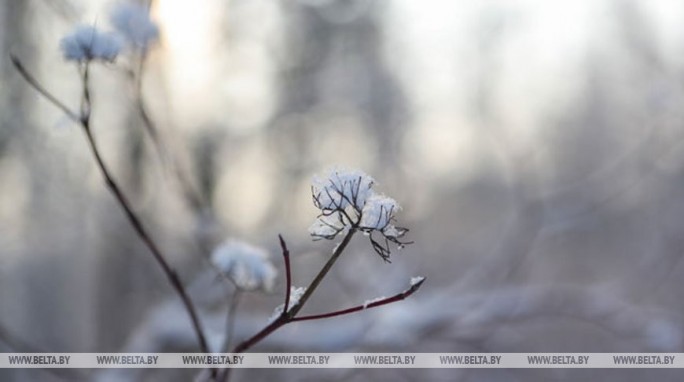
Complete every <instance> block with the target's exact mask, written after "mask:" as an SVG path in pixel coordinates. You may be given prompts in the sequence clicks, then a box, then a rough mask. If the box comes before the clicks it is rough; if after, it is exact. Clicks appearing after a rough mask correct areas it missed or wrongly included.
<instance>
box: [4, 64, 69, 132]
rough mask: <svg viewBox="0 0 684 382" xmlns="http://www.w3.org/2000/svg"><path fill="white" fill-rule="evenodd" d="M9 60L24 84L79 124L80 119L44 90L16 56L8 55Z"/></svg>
mask: <svg viewBox="0 0 684 382" xmlns="http://www.w3.org/2000/svg"><path fill="white" fill-rule="evenodd" d="M10 59H11V60H12V65H14V67H15V68H16V69H17V71H18V72H19V74H21V76H22V77H23V78H24V80H26V82H28V83H29V85H31V87H33V88H34V89H35V90H36V91H38V93H40V95H42V96H43V97H45V99H47V100H48V101H50V103H52V104H53V105H55V106H56V107H57V108H58V109H60V110H61V111H62V112H64V114H66V116H67V117H69V118H70V119H71V120H73V121H74V122H76V123H79V124H80V123H81V117H79V115H78V114H77V113H75V112H74V111H73V110H71V108H69V107H68V106H66V105H65V104H63V103H62V102H61V101H60V100H59V99H57V97H55V96H54V95H52V94H51V93H50V92H49V91H47V89H45V88H44V87H43V86H42V85H41V84H40V83H39V82H38V81H36V79H35V78H34V77H33V76H32V75H31V74H30V73H29V72H28V71H27V70H26V68H25V67H24V65H23V64H22V63H21V61H19V58H17V56H15V55H13V54H11V53H10Z"/></svg>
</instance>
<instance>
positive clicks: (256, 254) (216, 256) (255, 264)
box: [211, 239, 276, 291]
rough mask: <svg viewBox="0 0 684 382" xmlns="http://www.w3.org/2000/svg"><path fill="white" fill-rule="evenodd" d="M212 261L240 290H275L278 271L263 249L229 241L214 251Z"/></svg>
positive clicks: (236, 241)
mask: <svg viewBox="0 0 684 382" xmlns="http://www.w3.org/2000/svg"><path fill="white" fill-rule="evenodd" d="M211 261H212V263H214V264H215V265H216V266H217V267H218V268H219V269H220V270H221V272H223V273H224V274H225V275H226V276H227V277H228V278H229V279H231V280H232V281H233V282H234V283H235V285H236V286H237V287H238V288H240V289H243V290H257V289H261V290H264V291H270V290H271V289H273V284H274V283H275V277H276V269H275V267H274V266H273V264H272V263H271V261H270V260H269V259H268V253H266V251H264V250H263V249H261V248H258V247H255V246H253V245H250V244H247V243H244V242H241V241H238V240H233V239H229V240H227V241H226V242H224V243H223V244H221V245H220V246H219V247H217V248H216V249H215V250H214V252H213V253H212V255H211Z"/></svg>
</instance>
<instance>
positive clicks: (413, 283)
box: [411, 276, 425, 286]
mask: <svg viewBox="0 0 684 382" xmlns="http://www.w3.org/2000/svg"><path fill="white" fill-rule="evenodd" d="M423 280H425V277H423V276H415V277H411V286H416V285H417V284H419V283H422V282H423Z"/></svg>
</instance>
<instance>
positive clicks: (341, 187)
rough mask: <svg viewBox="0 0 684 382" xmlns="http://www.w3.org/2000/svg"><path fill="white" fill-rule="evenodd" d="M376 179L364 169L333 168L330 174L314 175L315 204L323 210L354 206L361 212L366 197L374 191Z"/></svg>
mask: <svg viewBox="0 0 684 382" xmlns="http://www.w3.org/2000/svg"><path fill="white" fill-rule="evenodd" d="M374 182H375V181H374V180H373V178H371V177H370V176H368V175H367V174H366V173H364V172H363V171H358V170H345V169H339V168H333V169H332V170H330V171H329V172H328V174H327V175H326V176H325V177H323V178H321V177H314V178H313V181H312V191H313V196H314V205H316V207H317V208H319V209H320V210H323V211H335V210H344V209H345V208H347V207H348V206H352V207H353V208H354V209H355V210H356V211H357V212H359V213H360V212H361V210H362V209H363V206H364V205H365V204H366V199H367V198H368V197H369V196H370V195H371V194H372V193H373V191H372V189H371V188H372V187H373V183H374Z"/></svg>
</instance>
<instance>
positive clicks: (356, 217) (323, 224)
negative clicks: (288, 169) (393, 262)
mask: <svg viewBox="0 0 684 382" xmlns="http://www.w3.org/2000/svg"><path fill="white" fill-rule="evenodd" d="M374 184H375V181H374V180H373V178H371V177H370V176H368V175H367V174H365V173H364V172H362V171H359V170H345V169H340V168H333V169H331V170H330V171H328V173H327V174H326V175H325V176H323V177H319V176H316V177H314V178H313V182H312V186H311V192H312V195H313V202H314V206H316V208H318V209H319V210H321V213H320V215H319V216H318V218H317V219H316V221H314V223H313V224H312V225H311V227H309V233H310V234H311V236H313V237H314V239H327V240H332V239H334V238H336V237H337V236H338V235H339V234H341V233H344V232H347V231H349V230H350V229H354V230H360V231H362V232H363V233H364V234H366V235H367V236H368V237H369V238H370V242H371V245H372V246H373V249H374V250H375V252H376V253H377V254H378V255H380V257H382V259H383V260H385V261H388V262H389V257H390V252H391V251H390V245H389V243H390V242H392V243H394V244H396V245H397V246H398V247H399V248H403V247H404V246H405V245H406V244H410V243H411V242H404V241H401V240H400V239H402V238H403V237H404V235H405V234H406V233H407V232H408V229H406V228H403V227H397V226H395V225H394V222H395V220H396V219H395V214H396V213H397V212H399V210H400V209H401V207H400V206H399V204H398V203H397V202H396V201H395V200H394V199H392V198H390V197H387V196H385V195H381V194H378V193H376V192H375V190H374V189H373V185H374ZM377 235H380V237H381V238H380V239H379V240H378V239H377Z"/></svg>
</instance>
